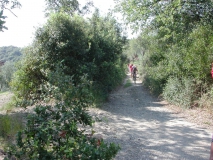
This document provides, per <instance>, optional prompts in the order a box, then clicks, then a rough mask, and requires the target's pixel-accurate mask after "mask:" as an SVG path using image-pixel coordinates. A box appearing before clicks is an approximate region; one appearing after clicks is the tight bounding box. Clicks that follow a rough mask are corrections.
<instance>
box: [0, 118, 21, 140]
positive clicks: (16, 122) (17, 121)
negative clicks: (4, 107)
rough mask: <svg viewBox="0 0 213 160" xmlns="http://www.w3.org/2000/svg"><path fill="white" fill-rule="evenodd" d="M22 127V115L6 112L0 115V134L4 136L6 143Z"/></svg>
mask: <svg viewBox="0 0 213 160" xmlns="http://www.w3.org/2000/svg"><path fill="white" fill-rule="evenodd" d="M23 128H24V125H23V117H22V116H21V115H15V114H10V115H8V114H6V115H1V116H0V136H1V137H2V138H4V140H6V141H7V143H8V142H12V141H13V140H14V139H13V138H14V137H15V135H16V133H17V132H18V131H20V130H22V129H23ZM2 144H4V143H2Z"/></svg>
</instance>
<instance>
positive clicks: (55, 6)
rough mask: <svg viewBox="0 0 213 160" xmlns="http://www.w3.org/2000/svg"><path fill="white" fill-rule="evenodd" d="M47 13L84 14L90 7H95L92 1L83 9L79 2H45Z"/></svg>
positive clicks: (66, 0)
mask: <svg viewBox="0 0 213 160" xmlns="http://www.w3.org/2000/svg"><path fill="white" fill-rule="evenodd" d="M45 1H46V6H47V7H46V13H47V15H49V13H50V12H60V11H63V12H65V13H67V14H69V15H73V14H74V13H78V14H84V13H86V12H88V11H89V7H91V6H93V3H92V1H88V2H87V3H86V4H85V6H83V7H81V5H80V4H79V2H78V0H45Z"/></svg>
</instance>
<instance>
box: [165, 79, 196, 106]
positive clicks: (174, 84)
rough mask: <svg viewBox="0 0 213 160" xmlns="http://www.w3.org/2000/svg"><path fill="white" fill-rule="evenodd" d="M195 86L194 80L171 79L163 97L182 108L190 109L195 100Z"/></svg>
mask: <svg viewBox="0 0 213 160" xmlns="http://www.w3.org/2000/svg"><path fill="white" fill-rule="evenodd" d="M195 90H196V89H195V85H194V82H193V80H192V79H190V78H182V79H179V78H177V77H170V78H169V79H168V81H167V83H166V86H165V88H164V90H163V97H164V98H165V99H166V100H167V101H168V102H170V103H172V104H175V105H177V106H180V107H184V108H189V107H190V106H191V104H192V102H193V100H194V99H196V98H197V95H195V94H194V93H195Z"/></svg>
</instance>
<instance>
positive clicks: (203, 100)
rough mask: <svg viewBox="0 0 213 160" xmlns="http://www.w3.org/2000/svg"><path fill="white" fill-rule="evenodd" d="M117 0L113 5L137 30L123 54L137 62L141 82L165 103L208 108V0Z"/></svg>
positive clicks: (211, 55) (211, 26) (212, 35)
mask: <svg viewBox="0 0 213 160" xmlns="http://www.w3.org/2000/svg"><path fill="white" fill-rule="evenodd" d="M117 2H118V4H117V6H116V10H117V11H118V12H120V13H122V14H123V15H124V17H125V20H126V23H127V24H130V26H131V27H132V29H133V30H134V31H137V32H139V33H140V34H139V36H138V37H137V38H134V39H132V40H130V42H129V43H128V46H127V48H128V49H127V50H126V51H125V55H127V57H128V59H129V61H130V62H131V63H138V64H139V67H138V68H139V72H140V74H141V77H142V78H143V84H144V85H145V86H147V87H148V88H149V89H150V91H151V92H152V93H153V94H155V95H157V96H161V97H163V98H164V99H165V100H167V101H168V102H170V103H171V104H174V105H177V106H179V107H182V108H193V107H209V108H210V110H212V109H213V108H212V105H211V104H212V102H211V101H212V98H211V97H212V96H213V92H212V88H213V85H212V84H213V80H212V78H211V74H210V73H211V63H212V62H213V52H212V45H213V32H212V31H213V17H212V7H213V3H212V1H210V0H209V1H208V0H207V1H200V0H198V1H196V2H194V1H184V2H182V1H167V2H165V3H161V2H160V1H141V2H135V1H134V2H133V1H130V0H117ZM128 6H131V7H128ZM139 15H140V16H139Z"/></svg>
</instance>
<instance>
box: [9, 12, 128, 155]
mask: <svg viewBox="0 0 213 160" xmlns="http://www.w3.org/2000/svg"><path fill="white" fill-rule="evenodd" d="M35 35H36V37H35V40H34V42H33V44H32V46H29V47H27V48H26V49H25V52H24V55H25V56H24V59H23V60H22V62H21V63H20V66H19V68H18V71H17V72H16V73H15V75H14V77H13V80H12V82H11V86H12V89H13V91H14V94H15V96H16V98H17V101H18V102H19V103H18V104H19V105H20V106H25V107H26V106H28V105H33V104H35V105H37V107H36V109H35V113H34V114H32V115H31V116H29V117H28V118H27V127H26V129H25V130H23V131H22V132H20V133H19V134H18V139H17V144H16V145H15V146H14V149H12V148H11V150H10V151H9V153H10V154H11V155H15V156H16V157H18V158H20V159H41V157H42V158H43V159H112V158H113V157H114V156H115V155H116V153H117V152H118V150H119V146H117V145H115V144H109V145H108V144H106V143H105V142H104V141H103V140H102V139H95V138H92V134H93V131H92V132H91V134H90V135H91V137H89V138H88V137H87V135H86V134H85V132H84V129H85V128H84V127H85V126H91V125H92V123H93V120H92V118H91V116H90V115H89V114H88V113H87V112H86V108H87V107H89V106H91V105H94V103H97V102H99V101H100V99H101V100H103V99H105V98H106V97H107V95H108V93H109V92H110V91H111V90H113V89H114V88H115V87H116V86H117V85H119V84H120V83H121V81H122V79H123V77H124V73H125V72H124V64H125V60H126V59H125V57H124V56H122V55H121V53H122V49H123V45H124V43H125V38H124V37H122V36H121V32H120V28H119V27H118V24H117V23H116V21H115V20H114V19H113V18H112V17H110V16H109V17H106V18H102V17H100V16H99V14H98V13H95V14H94V16H93V18H92V19H91V20H88V21H86V20H84V19H83V18H82V17H79V16H74V17H70V16H68V15H67V14H64V13H55V14H52V15H51V16H50V18H49V20H48V21H47V23H46V24H45V25H44V26H42V27H40V28H38V30H37V31H36V34H35ZM96 95H98V96H97V97H96ZM51 102H52V103H51Z"/></svg>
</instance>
